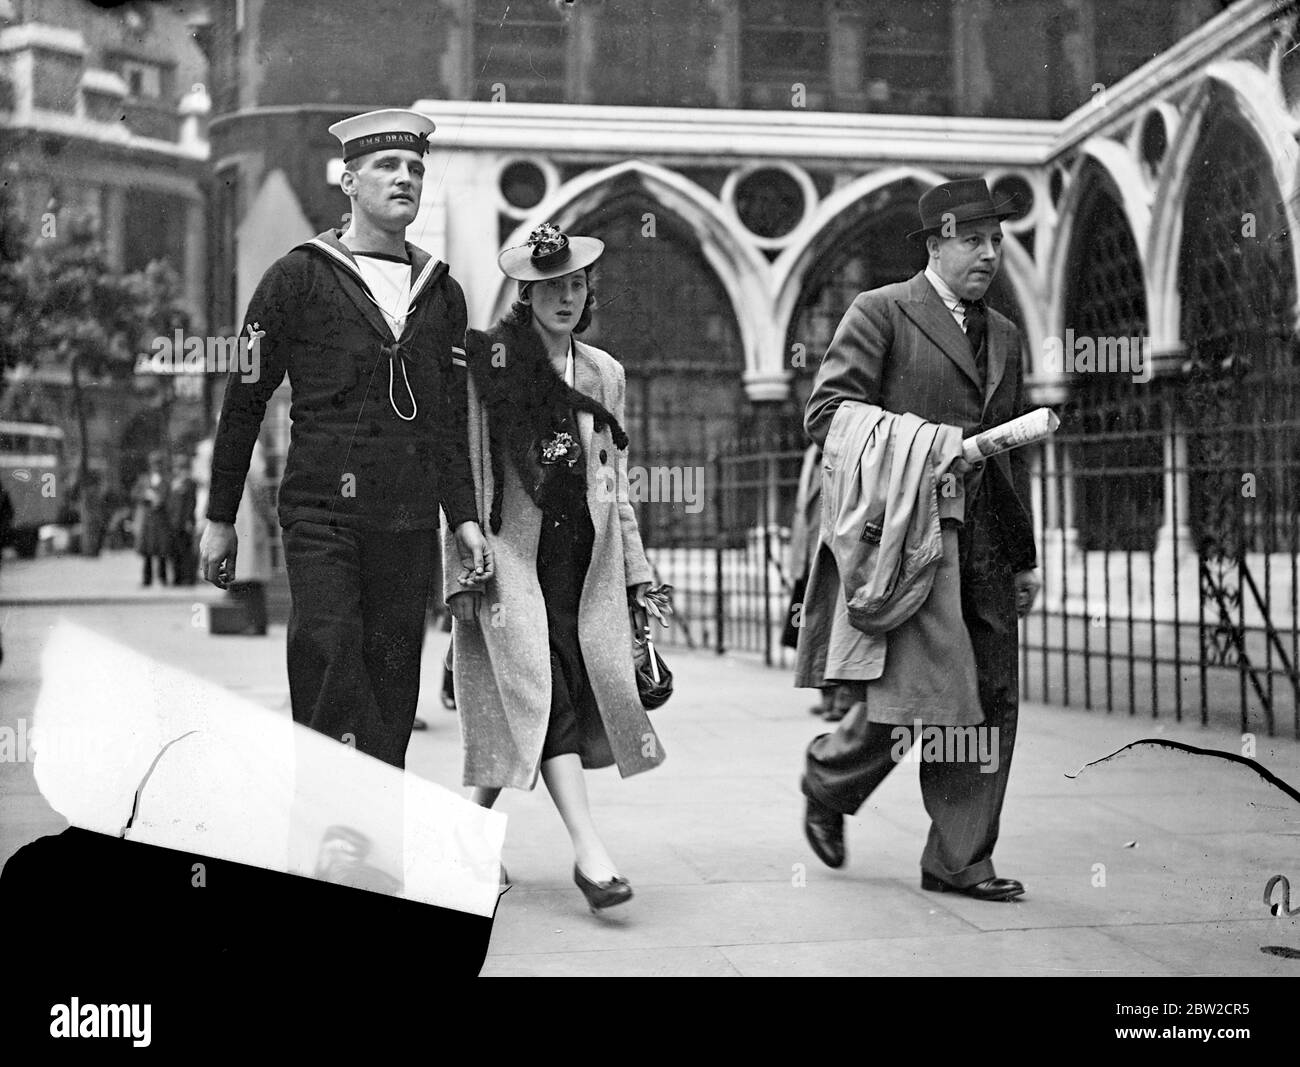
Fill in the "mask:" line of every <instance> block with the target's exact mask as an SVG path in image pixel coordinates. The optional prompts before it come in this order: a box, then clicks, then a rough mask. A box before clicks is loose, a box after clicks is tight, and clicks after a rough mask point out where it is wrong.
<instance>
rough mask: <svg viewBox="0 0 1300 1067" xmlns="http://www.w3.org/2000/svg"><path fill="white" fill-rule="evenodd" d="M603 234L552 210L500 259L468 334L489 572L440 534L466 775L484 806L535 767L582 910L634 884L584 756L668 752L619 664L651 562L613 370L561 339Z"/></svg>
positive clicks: (521, 784) (524, 782)
mask: <svg viewBox="0 0 1300 1067" xmlns="http://www.w3.org/2000/svg"><path fill="white" fill-rule="evenodd" d="M604 247H605V246H604V244H603V243H602V242H601V241H598V240H596V239H595V238H591V237H568V236H566V235H565V234H563V233H560V232H559V231H558V230H556V229H555V228H554V227H552V226H550V225H549V224H548V225H544V226H541V227H539V228H538V229H536V230H535V231H533V233H532V234H531V235H530V236H529V238H528V243H527V244H525V245H523V246H521V247H519V248H509V249H506V250H505V251H504V252H502V253H501V255H500V257H499V259H498V262H499V263H500V265H501V269H502V271H503V272H504V273H505V274H506V275H507V276H508V277H510V278H513V279H514V280H515V281H517V282H518V285H519V290H518V296H517V298H516V300H515V303H514V305H513V306H512V307H511V309H510V311H509V313H508V314H507V315H506V316H505V317H504V318H503V319H502V320H501V321H500V322H499V323H497V324H496V325H495V326H494V327H493V328H492V329H491V330H489V331H488V332H487V333H486V334H484V333H479V332H477V331H474V330H471V331H469V334H468V335H467V342H466V351H467V353H468V358H469V365H470V400H469V448H470V459H471V463H472V466H473V469H474V473H475V482H476V489H477V497H478V501H479V506H480V508H481V509H482V511H483V512H484V513H485V515H484V517H486V518H487V520H488V522H487V524H488V535H487V536H488V544H489V547H490V548H491V551H492V556H493V559H494V561H495V566H496V572H495V575H494V577H493V578H492V579H491V580H490V581H489V582H488V583H487V584H486V585H485V586H484V587H483V588H482V589H481V590H475V591H466V589H465V585H464V584H463V583H464V581H465V580H466V579H467V578H468V577H469V576H468V575H466V574H465V573H464V572H463V570H462V571H461V572H459V573H458V572H457V571H456V569H455V567H454V563H455V553H454V551H452V550H451V546H450V544H449V545H448V549H449V551H448V552H447V556H446V558H447V561H448V566H446V567H445V568H444V572H445V579H446V581H445V589H446V594H447V602H448V604H449V605H450V606H451V610H452V614H453V615H454V617H455V623H454V628H453V647H454V649H455V653H454V655H455V666H454V670H455V700H456V707H457V710H458V711H459V713H460V722H461V735H462V738H463V740H464V745H465V782H466V784H468V785H472V786H474V787H475V789H474V800H475V802H476V803H479V804H482V805H483V806H484V807H491V806H492V805H493V804H494V803H495V802H496V799H497V797H498V796H499V795H500V792H501V789H502V788H503V787H505V786H511V787H514V788H516V789H532V788H533V787H534V786H535V785H536V783H537V777H538V773H539V772H540V774H541V777H542V778H543V780H544V781H545V782H546V787H547V789H548V790H549V791H550V794H551V798H552V799H553V800H554V801H555V806H556V808H557V809H558V810H559V813H560V818H561V819H562V820H563V821H564V825H565V828H566V829H567V830H568V832H569V836H570V838H571V840H572V842H573V849H574V857H575V862H574V868H573V879H574V882H575V883H576V884H577V886H578V888H579V889H580V890H581V891H582V894H583V896H584V897H585V898H586V900H587V904H588V906H589V907H590V908H591V909H592V911H593V912H594V911H597V910H600V909H602V908H607V907H611V906H613V905H616V904H621V903H623V902H625V901H626V900H628V899H629V898H630V897H631V896H632V887H631V885H630V884H629V882H628V881H627V879H625V878H623V877H622V876H620V874H619V872H618V867H617V866H616V865H615V863H614V860H613V859H612V858H611V857H610V855H609V852H608V851H607V850H606V848H605V845H604V843H603V842H602V841H601V838H600V836H599V834H598V833H597V831H596V827H595V824H594V822H593V821H592V817H591V810H590V806H589V804H588V801H587V787H586V782H585V780H584V777H583V771H584V769H590V768H597V767H608V766H610V765H611V764H613V765H616V766H617V767H618V769H619V773H620V774H622V775H624V776H625V777H626V776H627V775H630V774H636V773H639V772H641V771H646V770H649V769H650V768H652V767H655V766H658V765H659V764H660V763H661V762H662V761H663V758H664V752H663V749H662V747H661V746H660V745H659V740H658V737H657V736H656V735H655V731H654V727H653V726H652V725H651V724H650V720H649V719H648V718H647V717H646V713H645V709H644V708H643V707H642V706H641V701H640V698H639V696H638V693H637V686H636V679H635V676H634V673H633V667H632V656H631V649H632V631H631V624H630V621H629V602H630V601H632V600H636V601H638V602H639V603H641V604H644V602H645V601H644V594H645V591H646V590H647V589H648V588H649V586H650V583H651V580H652V573H651V570H650V565H649V563H648V562H647V561H646V557H645V550H644V549H643V547H642V545H641V535H640V532H639V531H638V529H637V522H636V516H635V514H634V513H633V511H632V508H631V505H630V504H629V503H628V494H627V470H626V462H625V460H624V459H623V457H621V456H620V455H619V453H620V452H622V451H623V450H624V449H626V447H627V444H628V441H627V435H626V434H625V433H624V432H623V428H622V420H623V397H624V391H625V388H626V382H625V379H624V375H623V368H622V366H621V365H620V364H619V363H618V361H617V360H615V359H614V358H613V357H612V356H611V355H609V354H608V353H607V352H603V351H601V350H600V349H598V348H593V347H592V346H590V345H586V344H583V343H582V342H581V341H577V340H575V339H574V336H573V335H574V334H575V333H581V332H582V331H583V330H584V329H586V327H587V325H588V323H589V322H590V320H591V310H592V307H593V305H594V295H593V293H592V290H591V287H590V282H589V278H590V270H591V266H592V264H593V263H595V262H596V260H597V259H598V258H599V257H600V254H601V252H602V251H603V250H604Z"/></svg>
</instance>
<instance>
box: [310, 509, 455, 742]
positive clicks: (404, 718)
mask: <svg viewBox="0 0 1300 1067" xmlns="http://www.w3.org/2000/svg"><path fill="white" fill-rule="evenodd" d="M437 537H438V531H437V530H409V531H401V532H389V531H362V530H354V529H347V528H344V527H339V526H328V525H324V524H321V523H314V522H304V521H301V520H299V521H297V522H294V523H291V524H290V525H289V526H288V527H286V528H285V531H284V555H285V566H286V569H287V570H288V573H289V592H290V595H291V596H292V598H293V604H292V607H291V609H290V612H289V637H288V659H289V695H290V699H291V701H292V704H293V718H294V722H297V723H301V724H302V725H304V726H309V727H311V728H312V729H313V730H316V731H318V732H320V733H323V734H327V735H328V736H330V737H333V738H335V739H336V740H339V741H343V742H344V743H346V744H350V745H353V747H355V748H356V749H357V750H358V751H360V752H365V753H367V754H369V755H371V756H374V757H375V758H377V759H381V760H383V761H384V762H385V763H389V764H392V765H393V766H394V767H399V768H400V767H404V766H405V761H406V746H407V743H408V742H409V741H410V738H411V726H412V724H413V723H414V721H415V708H416V702H417V700H418V698H419V693H420V656H421V653H422V651H423V648H424V630H425V612H426V609H427V602H428V596H429V584H430V581H431V579H432V575H433V566H434V561H435V552H434V548H435V542H436V540H437Z"/></svg>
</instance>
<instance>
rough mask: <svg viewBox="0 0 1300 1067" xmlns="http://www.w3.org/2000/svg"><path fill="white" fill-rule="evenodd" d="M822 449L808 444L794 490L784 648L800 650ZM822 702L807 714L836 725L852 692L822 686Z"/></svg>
mask: <svg viewBox="0 0 1300 1067" xmlns="http://www.w3.org/2000/svg"><path fill="white" fill-rule="evenodd" d="M821 463H822V449H821V445H819V444H816V443H815V442H814V443H813V444H810V445H809V446H808V447H807V449H805V450H804V454H803V464H802V466H801V468H800V471H799V487H798V489H797V490H796V491H795V501H794V514H793V515H792V516H791V518H790V546H789V549H788V550H787V553H786V563H787V566H786V572H787V573H788V574H789V575H790V586H791V588H790V607H789V609H788V610H787V612H786V617H785V628H784V629H783V630H782V632H781V644H782V645H784V646H785V647H786V648H798V647H799V630H800V628H801V627H802V626H803V610H804V595H805V593H806V591H807V588H808V572H809V571H810V570H811V569H812V561H813V556H814V555H816V553H817V545H818V542H819V539H820V536H821V525H822V467H821ZM821 692H822V696H821V700H820V701H818V702H817V703H816V704H813V705H812V706H811V707H810V708H809V709H808V713H809V714H810V715H820V716H821V717H822V718H823V719H825V720H826V721H827V722H839V721H840V720H841V719H842V718H844V716H845V714H846V713H847V711H848V709H849V708H850V707H851V706H852V704H853V696H852V693H851V692H849V691H848V689H847V687H846V686H841V685H835V684H833V683H832V684H830V685H825V686H823V687H822V691H821Z"/></svg>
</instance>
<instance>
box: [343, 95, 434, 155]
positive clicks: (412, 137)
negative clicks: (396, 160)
mask: <svg viewBox="0 0 1300 1067" xmlns="http://www.w3.org/2000/svg"><path fill="white" fill-rule="evenodd" d="M434 129H435V127H434V125H433V120H432V119H428V118H425V117H424V116H423V115H421V114H420V113H419V112H418V111H406V110H404V109H402V108H392V107H390V108H383V109H382V110H380V111H367V112H366V113H365V114H364V115H353V116H352V117H351V118H350V119H341V120H340V121H338V122H336V123H334V125H333V126H331V127H330V133H332V134H333V135H334V136H335V137H337V138H338V139H339V140H340V141H341V142H343V162H344V163H350V162H351V161H352V160H354V159H356V158H357V157H358V156H364V155H367V154H368V153H370V152H383V151H385V150H387V149H389V148H405V149H407V150H409V151H411V152H417V153H419V154H420V155H424V153H425V152H427V151H428V150H429V134H431V133H433V131H434Z"/></svg>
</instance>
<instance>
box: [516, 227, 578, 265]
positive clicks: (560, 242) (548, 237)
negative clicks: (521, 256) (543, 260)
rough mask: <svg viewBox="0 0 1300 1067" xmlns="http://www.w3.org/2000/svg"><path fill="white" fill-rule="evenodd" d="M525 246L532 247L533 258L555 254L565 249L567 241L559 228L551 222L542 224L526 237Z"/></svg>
mask: <svg viewBox="0 0 1300 1067" xmlns="http://www.w3.org/2000/svg"><path fill="white" fill-rule="evenodd" d="M525 244H530V245H532V246H533V256H534V257H541V256H549V255H552V254H553V253H555V252H558V251H560V250H561V249H562V248H566V247H567V246H568V244H569V239H568V238H567V237H566V236H565V235H564V234H563V233H561V232H560V229H559V227H557V226H556V225H555V224H554V223H551V222H543V223H542V224H541V225H540V226H538V227H537V229H535V230H534V231H533V232H532V233H530V234H529V235H528V240H527V241H526V242H525Z"/></svg>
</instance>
